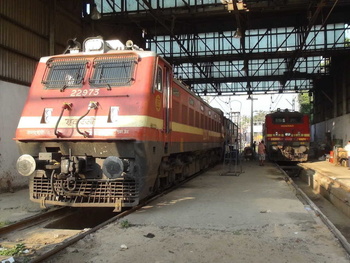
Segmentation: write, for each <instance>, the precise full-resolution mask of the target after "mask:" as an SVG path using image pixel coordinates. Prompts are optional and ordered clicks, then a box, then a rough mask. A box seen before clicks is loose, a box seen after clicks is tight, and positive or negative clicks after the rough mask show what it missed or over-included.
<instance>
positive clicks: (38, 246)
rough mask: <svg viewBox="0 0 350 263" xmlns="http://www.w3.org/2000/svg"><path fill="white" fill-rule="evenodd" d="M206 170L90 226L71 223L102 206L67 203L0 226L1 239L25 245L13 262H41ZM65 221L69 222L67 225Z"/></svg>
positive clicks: (97, 211)
mask: <svg viewBox="0 0 350 263" xmlns="http://www.w3.org/2000/svg"><path fill="white" fill-rule="evenodd" d="M205 171H206V170H204V171H202V172H200V173H197V174H195V175H193V176H190V177H188V178H186V179H185V180H183V181H181V182H179V183H177V184H176V185H174V186H172V187H170V188H168V189H166V190H164V191H162V192H161V193H158V194H155V195H153V196H151V197H150V198H149V199H147V200H145V201H144V202H142V203H140V204H139V205H138V206H135V207H133V208H131V209H129V210H126V211H123V212H120V213H113V212H112V209H110V213H107V215H106V216H102V218H101V219H100V220H99V221H98V222H97V223H96V222H94V225H93V226H91V225H90V226H89V225H84V224H83V225H81V224H80V227H72V223H74V222H75V223H76V222H77V221H79V220H80V219H79V216H80V218H85V219H86V217H87V215H93V217H94V218H95V217H98V215H100V214H101V213H100V212H101V208H100V209H95V210H94V209H92V208H91V209H87V208H85V209H72V208H69V207H64V208H59V209H55V210H52V211H48V212H45V213H42V214H38V215H35V216H32V217H30V218H27V219H24V220H21V221H19V222H17V223H14V224H11V225H8V226H6V227H3V228H0V237H1V238H0V240H1V243H2V244H4V243H9V244H15V243H18V242H20V243H23V244H26V248H28V249H29V251H30V253H28V254H27V255H25V256H24V257H22V256H21V257H19V259H18V261H16V262H31V263H35V262H43V261H45V260H47V259H49V258H50V257H52V256H53V255H55V254H56V253H58V252H60V251H62V250H63V249H65V248H67V247H69V246H71V245H73V244H74V243H76V242H78V241H79V240H81V239H83V238H84V237H86V236H87V235H89V234H91V233H94V232H96V231H97V230H99V229H101V228H103V227H104V226H106V225H108V224H111V223H113V222H115V221H118V220H119V219H121V218H123V217H125V216H127V215H129V214H131V213H133V212H135V211H137V210H138V209H140V208H141V207H143V206H145V205H147V204H148V203H150V202H152V201H153V200H155V199H157V198H159V197H160V196H163V195H165V194H167V193H169V192H171V191H173V190H175V189H176V188H178V187H179V186H181V185H183V184H185V183H186V182H188V181H190V180H192V179H193V178H194V177H196V176H198V175H199V174H201V173H203V172H205ZM88 210H89V211H88ZM82 211H84V212H82ZM86 211H88V212H86ZM67 225H70V226H68V227H67ZM72 228H73V229H72ZM35 235H41V240H42V239H45V242H39V241H38V240H39V239H40V238H38V237H36V238H35V237H33V236H35ZM53 237H54V238H53ZM36 241H37V242H36ZM51 241H54V242H51ZM27 244H31V246H28V247H27ZM16 259H17V258H16Z"/></svg>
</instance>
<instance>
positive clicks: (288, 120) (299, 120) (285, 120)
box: [273, 116, 303, 124]
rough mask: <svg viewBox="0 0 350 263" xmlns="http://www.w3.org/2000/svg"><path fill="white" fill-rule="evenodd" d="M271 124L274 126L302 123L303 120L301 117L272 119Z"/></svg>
mask: <svg viewBox="0 0 350 263" xmlns="http://www.w3.org/2000/svg"><path fill="white" fill-rule="evenodd" d="M273 123H275V124H281V123H283V124H286V123H303V119H302V117H301V116H287V117H274V118H273Z"/></svg>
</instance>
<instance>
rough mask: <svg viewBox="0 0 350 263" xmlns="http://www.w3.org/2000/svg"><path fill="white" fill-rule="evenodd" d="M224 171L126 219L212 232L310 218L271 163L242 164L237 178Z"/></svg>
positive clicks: (200, 179) (204, 177) (214, 172)
mask: <svg viewBox="0 0 350 263" xmlns="http://www.w3.org/2000/svg"><path fill="white" fill-rule="evenodd" d="M227 169H228V168H227V167H224V166H222V165H219V166H217V167H216V168H214V169H212V170H210V171H209V172H206V173H205V174H204V175H201V176H198V177H197V178H195V179H194V180H192V181H190V182H189V183H186V184H185V185H184V186H182V187H180V189H178V190H176V191H174V192H171V193H169V194H167V195H166V196H163V197H162V198H160V199H158V200H156V201H154V202H152V203H151V204H149V206H146V207H145V208H143V209H141V210H140V211H138V212H136V213H134V214H131V215H130V216H128V217H127V219H128V220H130V221H131V222H133V223H136V224H156V225H157V226H172V227H177V226H181V227H188V228H193V227H195V228H210V229H217V230H226V229H231V230H232V229H241V228H245V227H247V228H249V227H252V226H264V225H266V224H291V223H293V224H298V223H305V222H308V221H313V220H314V219H313V218H312V216H311V215H310V213H309V212H308V210H307V209H305V207H304V205H303V204H302V203H301V202H300V201H299V200H298V199H297V197H296V196H295V194H294V192H293V191H292V189H291V188H290V186H289V185H288V184H287V183H286V182H285V180H284V176H283V174H282V173H281V172H280V171H279V170H278V169H277V168H275V167H274V166H273V164H270V163H267V164H266V165H265V166H263V167H261V166H259V165H258V163H257V162H254V161H252V162H245V163H243V171H244V172H243V173H242V174H241V175H239V176H223V175H222V174H224V173H225V172H226V171H227Z"/></svg>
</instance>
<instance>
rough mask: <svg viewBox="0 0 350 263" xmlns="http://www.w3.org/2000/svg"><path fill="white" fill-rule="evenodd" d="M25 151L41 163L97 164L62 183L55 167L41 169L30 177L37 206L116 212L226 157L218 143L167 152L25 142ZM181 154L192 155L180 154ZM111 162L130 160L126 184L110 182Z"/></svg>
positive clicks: (142, 146) (138, 146)
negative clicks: (114, 158)
mask: <svg viewBox="0 0 350 263" xmlns="http://www.w3.org/2000/svg"><path fill="white" fill-rule="evenodd" d="M19 147H20V149H21V151H22V152H25V153H27V154H30V155H31V156H33V157H34V158H35V159H39V157H38V156H39V155H43V156H46V155H48V156H51V155H52V156H56V155H59V156H62V159H65V160H67V159H69V158H70V159H74V158H78V159H80V160H81V159H84V158H88V157H89V158H88V159H93V162H92V164H90V169H86V172H85V173H83V174H81V172H80V174H76V175H75V176H74V178H72V177H71V176H70V175H67V176H65V177H64V178H62V176H60V172H61V170H60V168H59V166H57V165H56V164H54V163H55V161H53V162H51V163H49V164H46V165H44V166H41V167H39V168H38V169H37V170H36V171H35V172H34V173H33V174H32V175H31V176H30V184H29V185H30V199H31V200H32V201H33V202H37V203H40V204H41V206H42V207H46V205H48V204H51V205H61V206H72V207H114V208H115V211H120V210H121V209H122V208H123V207H132V206H135V205H137V204H138V203H139V202H140V200H142V199H144V198H145V197H147V196H149V195H150V194H152V193H154V192H155V191H159V190H163V189H165V188H167V187H169V186H171V185H173V184H175V183H177V182H179V181H181V180H183V179H185V178H186V177H188V176H190V175H192V174H195V173H197V172H199V171H201V170H203V169H205V168H207V167H209V166H210V165H213V164H215V163H217V162H218V161H219V160H220V157H221V156H220V154H221V148H220V147H219V144H218V143H212V144H206V145H203V144H201V143H181V144H180V143H171V144H170V145H168V144H167V145H166V146H165V144H164V142H139V141H135V140H129V141H110V142H98V141H89V142H87V141H26V142H19ZM207 147H209V148H207ZM180 148H183V149H184V150H186V151H184V152H179V149H180ZM191 149H192V151H191ZM165 152H167V154H165ZM84 156H88V157H84ZM108 156H118V157H120V158H121V159H123V160H128V161H129V162H130V167H131V168H129V170H128V171H127V172H125V173H123V176H122V177H120V178H115V179H110V178H108V177H106V175H105V174H103V171H102V168H101V167H102V164H103V161H104V160H105V159H106V158H107V157H108ZM72 157H73V158H72ZM52 158H53V157H52ZM90 161H91V160H90ZM46 162H47V161H46ZM61 162H62V161H61ZM43 167H44V168H43ZM51 167H52V168H51ZM54 175H55V176H54Z"/></svg>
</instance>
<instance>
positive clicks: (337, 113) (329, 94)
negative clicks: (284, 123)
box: [311, 56, 350, 148]
mask: <svg viewBox="0 0 350 263" xmlns="http://www.w3.org/2000/svg"><path fill="white" fill-rule="evenodd" d="M330 73H331V76H329V77H327V78H322V79H319V80H314V85H315V101H314V124H313V125H312V126H311V140H312V141H313V142H315V145H318V146H319V145H322V147H323V146H324V145H326V144H328V148H333V147H334V146H339V145H340V146H344V145H345V144H346V142H347V141H349V140H350V57H349V56H342V57H334V58H332V60H331V67H330Z"/></svg>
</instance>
